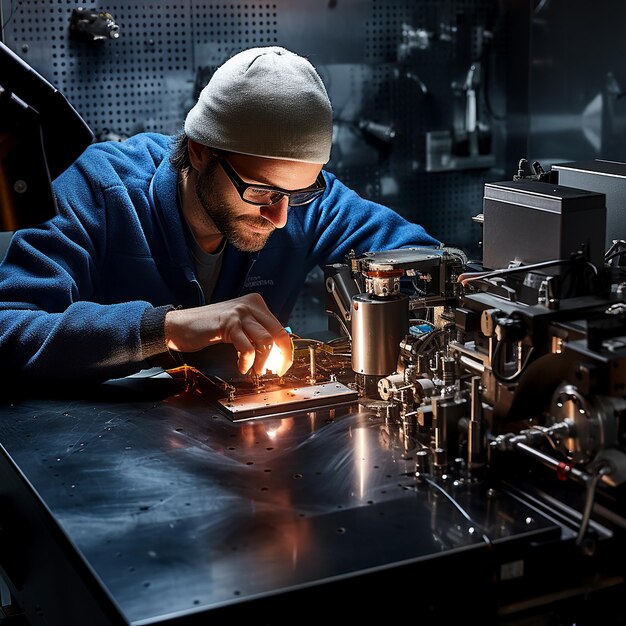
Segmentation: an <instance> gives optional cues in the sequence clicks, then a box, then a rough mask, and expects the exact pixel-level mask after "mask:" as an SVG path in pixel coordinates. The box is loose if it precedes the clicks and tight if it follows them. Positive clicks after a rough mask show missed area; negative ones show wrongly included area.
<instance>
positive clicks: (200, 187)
mask: <svg viewBox="0 0 626 626" xmlns="http://www.w3.org/2000/svg"><path fill="white" fill-rule="evenodd" d="M218 167H219V165H218V163H217V162H216V161H212V162H209V163H207V166H206V167H205V168H204V170H203V171H201V172H198V176H197V177H196V185H195V191H196V195H197V196H198V200H199V201H200V204H201V205H202V208H203V209H204V216H203V222H204V223H205V224H207V225H209V226H210V225H214V226H215V227H216V228H217V229H218V230H219V232H220V233H222V235H224V237H225V238H226V241H228V242H229V243H230V244H232V245H233V246H235V248H237V249H238V250H241V251H242V252H258V251H259V250H261V248H263V246H265V244H266V243H267V240H268V239H269V236H270V235H271V234H272V233H273V232H274V230H275V226H274V225H273V224H272V223H271V222H270V221H268V220H266V219H265V218H264V217H262V216H261V215H259V216H253V215H246V214H243V215H242V214H240V209H239V208H238V207H236V206H233V205H231V204H229V203H228V202H226V201H224V200H223V199H222V198H221V197H220V196H219V194H217V193H216V192H215V172H216V171H217V168H218ZM250 206H252V205H250ZM251 228H254V229H261V230H263V231H265V232H258V231H257V230H251Z"/></svg>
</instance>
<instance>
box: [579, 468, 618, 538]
mask: <svg viewBox="0 0 626 626" xmlns="http://www.w3.org/2000/svg"><path fill="white" fill-rule="evenodd" d="M610 473H611V468H610V466H609V465H606V464H605V465H602V464H601V465H598V466H597V467H596V468H595V469H594V473H593V474H592V476H591V478H590V480H588V481H587V483H586V487H585V506H584V508H583V515H582V519H581V521H580V528H579V529H578V535H577V536H576V545H577V546H579V545H580V544H581V543H582V541H583V539H584V538H585V535H586V534H587V528H588V527H589V521H590V519H591V511H592V509H593V502H594V499H595V495H596V488H597V486H598V481H599V480H600V479H601V478H602V476H605V475H606V474H610Z"/></svg>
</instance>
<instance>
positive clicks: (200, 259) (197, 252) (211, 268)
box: [185, 227, 226, 302]
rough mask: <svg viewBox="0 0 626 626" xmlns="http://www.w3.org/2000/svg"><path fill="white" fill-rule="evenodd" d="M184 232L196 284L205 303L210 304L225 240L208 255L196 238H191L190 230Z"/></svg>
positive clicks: (220, 266) (220, 267)
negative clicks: (194, 271)
mask: <svg viewBox="0 0 626 626" xmlns="http://www.w3.org/2000/svg"><path fill="white" fill-rule="evenodd" d="M185 230H186V235H187V245H188V246H189V252H190V253H191V258H192V259H193V264H194V269H195V270H196V276H197V278H198V282H199V283H200V287H201V288H202V293H204V297H205V299H206V301H207V302H210V301H211V295H212V294H213V289H215V283H217V278H218V276H219V275H220V270H221V269H222V260H223V259H224V249H225V248H226V239H223V240H222V243H221V244H220V245H219V248H218V249H217V250H216V251H215V252H212V253H211V254H209V253H208V252H205V251H204V250H203V249H202V248H201V247H200V245H199V244H198V242H197V241H196V238H195V237H194V236H193V233H192V232H191V229H190V228H189V227H187V228H186V229H185Z"/></svg>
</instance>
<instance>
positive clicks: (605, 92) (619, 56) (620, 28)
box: [528, 0, 626, 169]
mask: <svg viewBox="0 0 626 626" xmlns="http://www.w3.org/2000/svg"><path fill="white" fill-rule="evenodd" d="M625 33H626V3H625V2H622V1H620V0H597V1H595V2H589V1H586V0H541V1H540V2H538V3H536V6H535V7H534V9H533V13H532V39H531V58H530V78H531V80H530V98H529V114H530V115H529V119H530V127H529V130H530V134H529V146H528V151H529V154H530V157H531V158H532V159H537V160H540V161H541V162H542V164H543V163H545V164H546V165H548V166H549V165H552V164H555V163H561V162H564V161H577V160H585V159H606V160H612V161H622V162H623V161H626V97H624V96H625V94H626V36H625ZM544 168H545V165H544ZM546 169H547V168H546Z"/></svg>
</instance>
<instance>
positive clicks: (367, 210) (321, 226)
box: [302, 172, 440, 264]
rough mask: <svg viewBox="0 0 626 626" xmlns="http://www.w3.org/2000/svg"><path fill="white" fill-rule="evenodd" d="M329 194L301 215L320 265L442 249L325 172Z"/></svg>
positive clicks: (396, 215) (419, 228) (390, 211)
mask: <svg viewBox="0 0 626 626" xmlns="http://www.w3.org/2000/svg"><path fill="white" fill-rule="evenodd" d="M325 176H326V182H327V186H328V188H327V190H326V191H325V192H324V196H323V197H322V199H321V200H320V201H318V202H317V203H316V205H315V206H314V207H313V206H312V207H311V209H312V210H310V211H303V212H302V220H303V225H302V229H303V232H305V233H307V236H311V237H312V238H311V242H312V246H313V247H312V251H311V255H312V257H313V258H314V259H316V261H317V262H318V263H320V264H327V263H341V262H343V261H345V255H346V254H348V253H349V252H350V251H351V250H354V251H355V253H356V254H357V255H360V254H363V253H364V252H373V251H378V250H392V249H394V248H402V247H406V246H439V245H440V242H439V241H438V240H437V239H435V238H434V237H432V236H431V235H430V234H428V233H427V232H426V230H425V229H424V228H423V227H422V226H420V225H419V224H414V223H412V222H409V221H408V220H406V219H405V218H403V217H402V216H401V215H400V214H399V213H397V212H396V211H394V210H393V209H391V208H389V207H387V206H384V205H381V204H378V203H376V202H372V201H371V200H366V199H364V198H362V197H361V196H359V195H358V194H357V193H356V192H355V191H354V190H352V189H349V188H348V187H346V186H345V185H344V184H343V183H342V182H341V181H339V179H337V178H336V177H335V176H334V175H333V174H330V173H328V172H325Z"/></svg>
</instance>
